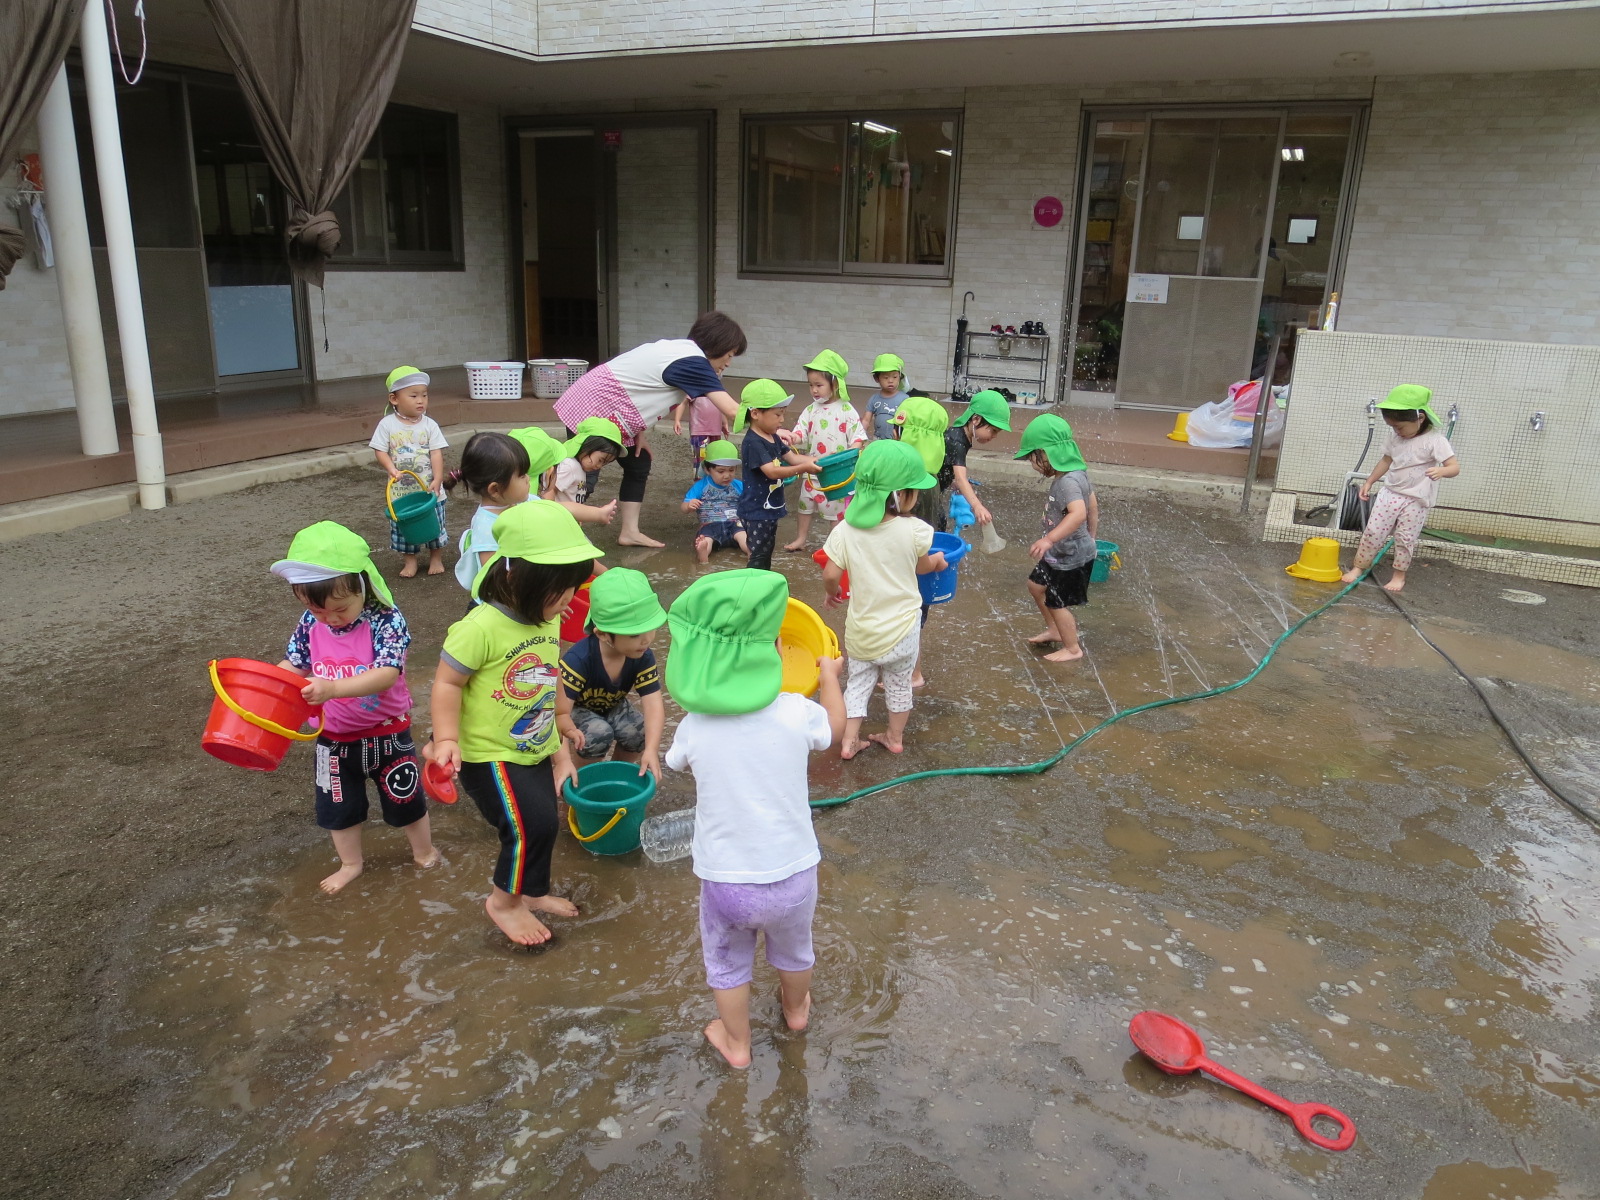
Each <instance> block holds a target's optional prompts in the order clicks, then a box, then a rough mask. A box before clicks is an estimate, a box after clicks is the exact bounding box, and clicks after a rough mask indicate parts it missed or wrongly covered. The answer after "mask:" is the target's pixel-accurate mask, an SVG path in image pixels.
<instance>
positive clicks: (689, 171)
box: [612, 128, 700, 348]
mask: <svg viewBox="0 0 1600 1200" xmlns="http://www.w3.org/2000/svg"><path fill="white" fill-rule="evenodd" d="M612 153H614V155H615V157H616V166H617V296H616V301H617V339H618V341H619V342H620V344H621V345H622V346H623V347H625V348H626V347H630V346H637V345H640V344H641V343H644V342H653V341H656V340H658V339H660V338H681V337H683V336H684V334H686V333H688V332H689V326H691V325H693V324H694V319H695V317H696V316H698V315H699V312H700V305H699V289H700V194H699V182H700V179H699V161H700V133H699V131H698V130H696V129H692V128H667V129H630V130H627V131H626V132H625V133H624V134H623V138H622V145H621V147H620V148H619V149H617V150H615V151H613V152H612Z"/></svg>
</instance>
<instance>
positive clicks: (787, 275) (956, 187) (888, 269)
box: [737, 107, 966, 287]
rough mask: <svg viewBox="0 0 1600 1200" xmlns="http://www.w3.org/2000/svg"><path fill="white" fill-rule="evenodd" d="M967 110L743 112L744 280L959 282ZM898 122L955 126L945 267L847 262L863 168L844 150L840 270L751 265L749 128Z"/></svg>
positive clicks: (939, 284) (930, 284)
mask: <svg viewBox="0 0 1600 1200" xmlns="http://www.w3.org/2000/svg"><path fill="white" fill-rule="evenodd" d="M965 115H966V113H965V110H964V109H961V108H942V107H941V108H884V109H877V108H873V109H860V108H858V109H843V110H840V109H828V110H821V111H817V112H776V113H768V112H760V113H741V114H740V118H739V147H738V154H739V224H738V232H737V236H738V241H739V270H738V278H740V279H771V280H788V281H792V282H818V281H825V282H829V283H869V284H884V283H892V284H905V285H908V286H912V287H949V286H951V283H952V281H953V280H954V278H955V243H956V229H957V217H958V202H959V199H960V196H961V159H962V151H963V149H964V144H963V136H962V135H963V133H964V132H965V129H964V125H965ZM895 120H948V121H952V122H954V124H955V133H954V136H953V139H952V140H953V141H954V143H955V144H954V148H953V150H954V152H953V153H952V154H951V156H950V196H949V209H948V211H949V216H948V219H947V222H946V229H947V233H946V237H945V253H944V263H943V265H942V266H938V267H934V266H929V265H926V264H921V263H860V262H847V261H845V257H844V254H845V244H846V236H847V226H848V223H849V219H850V216H849V207H848V200H849V196H850V194H851V190H852V186H853V184H854V181H855V176H856V172H857V171H858V170H859V159H856V158H855V156H853V155H852V154H851V153H850V150H849V146H848V143H847V144H846V147H845V161H844V163H843V167H842V169H841V171H840V177H839V192H840V195H839V201H840V203H839V248H838V249H839V257H838V266H837V267H836V268H832V269H830V268H826V267H823V268H815V269H812V268H806V267H797V266H785V267H781V268H778V269H775V270H767V269H763V268H761V267H754V266H751V265H750V261H749V240H748V238H749V232H750V231H749V228H748V222H749V220H750V216H749V211H750V210H749V202H750V197H749V189H750V170H749V162H748V156H749V148H750V142H749V137H750V130H751V128H752V127H753V126H758V125H807V124H820V123H824V122H843V123H844V125H845V127H846V130H847V131H848V129H849V127H850V125H852V124H854V123H860V122H864V121H878V122H880V123H881V122H885V121H888V122H892V121H895Z"/></svg>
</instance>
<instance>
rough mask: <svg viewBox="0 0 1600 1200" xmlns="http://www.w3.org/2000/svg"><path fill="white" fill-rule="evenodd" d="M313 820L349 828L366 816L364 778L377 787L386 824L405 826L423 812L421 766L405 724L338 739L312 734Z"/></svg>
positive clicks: (425, 806) (329, 826) (425, 811)
mask: <svg viewBox="0 0 1600 1200" xmlns="http://www.w3.org/2000/svg"><path fill="white" fill-rule="evenodd" d="M316 750H317V784H316V788H317V824H318V826H320V827H321V828H323V829H349V828H350V827H351V826H353V825H360V824H361V823H362V822H363V821H365V820H366V819H367V780H369V779H370V780H372V782H374V783H375V784H377V785H378V806H379V808H380V809H381V810H382V811H383V820H384V823H385V824H388V825H393V826H394V827H395V828H396V829H401V828H404V827H405V826H407V825H410V824H411V823H412V822H414V821H420V820H422V818H423V817H425V816H427V815H428V802H427V800H426V799H425V798H424V797H423V794H422V770H421V768H420V767H418V765H417V746H416V743H415V742H413V741H412V740H411V730H410V728H409V727H407V728H404V729H398V730H395V731H394V732H392V733H385V734H380V735H379V736H377V737H365V738H357V739H356V740H354V741H349V742H340V741H335V740H334V739H333V738H331V737H328V736H327V735H326V734H323V735H322V736H321V737H319V738H317V745H316Z"/></svg>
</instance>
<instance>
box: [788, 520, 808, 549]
mask: <svg viewBox="0 0 1600 1200" xmlns="http://www.w3.org/2000/svg"><path fill="white" fill-rule="evenodd" d="M795 520H796V522H797V523H798V524H797V527H796V529H795V532H794V541H792V542H787V543H785V544H784V547H783V548H784V549H785V550H804V549H805V548H806V539H807V538H808V537H810V536H811V514H810V513H808V512H802V513H800V514H798V515H797V516H796V517H795Z"/></svg>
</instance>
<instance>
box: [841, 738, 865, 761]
mask: <svg viewBox="0 0 1600 1200" xmlns="http://www.w3.org/2000/svg"><path fill="white" fill-rule="evenodd" d="M866 748H867V743H866V742H865V741H862V740H860V739H858V738H845V740H844V741H842V742H840V743H839V757H840V758H842V759H843V760H844V761H845V762H849V761H850V760H851V759H852V758H854V757H855V756H856V755H858V754H860V753H861V752H862V751H863V750H865V749H866Z"/></svg>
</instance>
